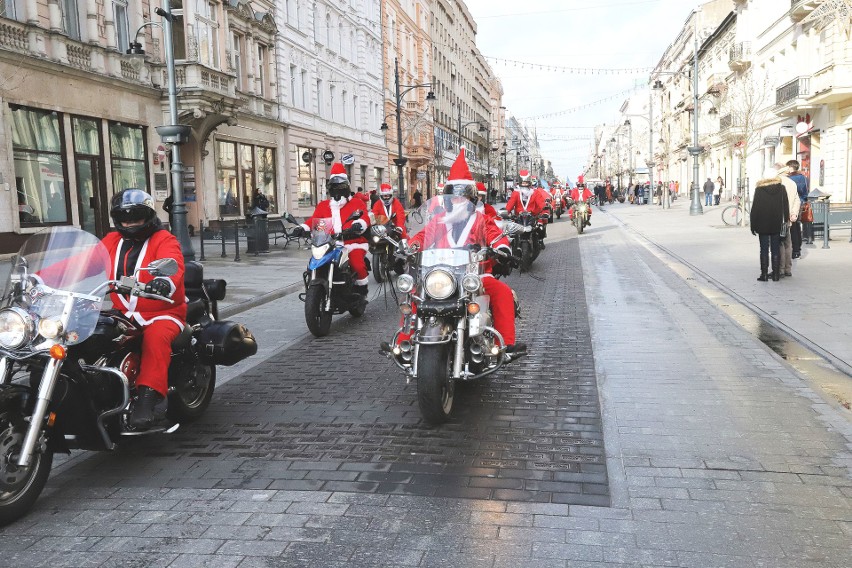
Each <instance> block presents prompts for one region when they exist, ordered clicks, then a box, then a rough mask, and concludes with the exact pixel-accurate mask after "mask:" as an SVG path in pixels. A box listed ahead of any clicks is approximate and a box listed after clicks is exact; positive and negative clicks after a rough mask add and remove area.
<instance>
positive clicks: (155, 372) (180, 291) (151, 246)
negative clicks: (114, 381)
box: [102, 230, 186, 396]
mask: <svg viewBox="0 0 852 568" xmlns="http://www.w3.org/2000/svg"><path fill="white" fill-rule="evenodd" d="M102 242H103V244H104V246H105V247H106V248H107V250H108V251H109V255H110V265H111V266H110V270H111V272H110V278H111V279H118V278H119V277H120V276H122V275H124V276H132V275H133V273H134V272H135V271H136V270H137V269H138V268H140V267H144V266H147V265H148V264H150V263H151V262H152V261H154V260H158V259H162V258H173V259H174V260H176V261H177V263H178V271H177V273H176V274H174V275H173V276H170V277H168V278H166V277H164V276H157V278H160V279H165V280H168V282H169V283H170V284H171V292H172V294H171V299H172V300H173V301H174V304H169V303H168V302H164V301H162V300H151V299H147V298H140V297H138V296H129V297H128V296H125V295H123V294H117V293H113V294H111V299H112V305H113V307H114V308H116V309H118V310H121V311H122V312H124V315H126V316H127V317H129V318H131V319H133V320H134V321H136V322H137V323H138V324H139V325H141V326H143V327H144V329H145V331H144V333H143V334H142V363H141V366H140V369H139V376H138V377H137V379H136V386H137V387H139V386H146V387H150V388H152V389H154V390H155V391H157V392H158V393H160V394H161V395H163V396H166V394H168V371H169V363H170V362H171V354H172V341H174V340H175V338H176V337H177V336H178V334H180V332H181V331H182V330H183V327H184V324H185V322H186V293H185V291H184V286H183V273H184V264H183V253H182V252H181V250H180V244H179V243H178V240H177V238H175V236H174V235H172V234H171V233H169V232H168V231H166V230H160V231H157V232H155V233H154V234H153V235H151V236H150V237H149V238H148V239H147V240H145V241H141V242H140V241H131V240H126V239H124V238H122V236H121V234H119V233H118V232H113V233H109V234H108V235H107V236H106V237H104V238H103V241H102ZM134 258H135V259H136V261H135V262H133V259H134ZM153 279H154V276H152V275H151V274H150V273H149V272H145V271H141V272H139V276H138V280H139V282H140V283H142V284H147V283H148V282H150V281H151V280H153Z"/></svg>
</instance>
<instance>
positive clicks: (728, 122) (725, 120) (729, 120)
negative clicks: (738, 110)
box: [719, 114, 734, 131]
mask: <svg viewBox="0 0 852 568" xmlns="http://www.w3.org/2000/svg"><path fill="white" fill-rule="evenodd" d="M733 125H734V117H733V116H731V115H730V114H726V115H725V116H723V117H722V118H720V119H719V130H720V131H721V130H727V129H728V128H730V127H731V126H733Z"/></svg>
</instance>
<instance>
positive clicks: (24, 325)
mask: <svg viewBox="0 0 852 568" xmlns="http://www.w3.org/2000/svg"><path fill="white" fill-rule="evenodd" d="M34 328H35V326H34V324H33V319H32V318H31V317H30V315H29V314H28V313H27V312H25V311H24V310H22V309H21V308H4V309H2V310H0V345H2V346H3V347H6V348H7V349H18V348H20V347H23V346H24V345H25V344H26V343H27V342H28V341H29V340H30V339H32V336H33V331H34Z"/></svg>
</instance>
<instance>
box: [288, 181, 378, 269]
mask: <svg viewBox="0 0 852 568" xmlns="http://www.w3.org/2000/svg"><path fill="white" fill-rule="evenodd" d="M356 195H358V194H356ZM356 211H360V212H361V217H360V218H359V219H354V220H353V219H350V220H348V221H347V219H349V217H350V216H351V215H352V214H353V213H354V212H356ZM367 211H368V209H367V206H366V204H365V203H364V201H363V200H362V199H359V198H357V197H353V198H350V199H348V200H344V199H341V200H340V201H335V200H333V199H326V200H325V201H320V202H319V203H317V206H316V208H315V209H314V212H313V214H312V215H311V216H310V217H308V218H307V219H305V222H304V223H303V224H302V228H304V229H305V230H306V231H310V230H311V227H312V225H313V221H314V219H327V218H329V217H330V218H331V221H332V225H333V226H334V232H335V233H340V232H341V231H343V230H344V229H348V228H350V227H353V226H354V227H360V229H361V230H362V231H366V230H367V228H368V227H369V226H370V221H369V217H368V216H367ZM344 246H345V247H346V250H347V251H349V266H351V267H352V270H353V271H354V272H355V278H356V280H355V285H356V286H365V285H366V284H367V282H368V281H369V280H368V279H367V263H366V262H364V257H365V256H366V255H367V251H368V250H369V248H370V247H369V245H368V244H367V239H366V237H364V236H363V235H362V236H360V237H357V238H354V239H347V240H345V241H344Z"/></svg>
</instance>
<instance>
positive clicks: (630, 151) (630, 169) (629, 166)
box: [624, 118, 633, 187]
mask: <svg viewBox="0 0 852 568" xmlns="http://www.w3.org/2000/svg"><path fill="white" fill-rule="evenodd" d="M624 126H626V127H627V175H628V181H627V187H630V186H632V185H633V125H632V124H631V123H630V119H629V118H628V119H627V120H625V121H624Z"/></svg>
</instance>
